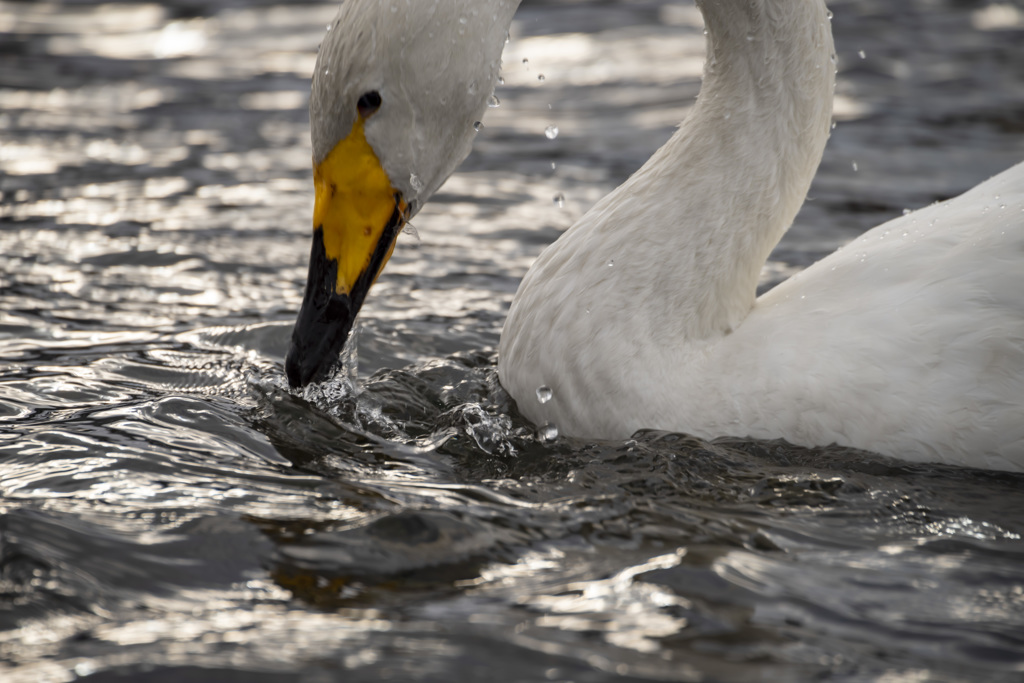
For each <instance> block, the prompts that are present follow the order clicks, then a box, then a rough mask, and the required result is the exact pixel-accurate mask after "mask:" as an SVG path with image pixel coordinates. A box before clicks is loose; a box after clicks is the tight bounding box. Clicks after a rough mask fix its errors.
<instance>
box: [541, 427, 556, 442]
mask: <svg viewBox="0 0 1024 683" xmlns="http://www.w3.org/2000/svg"><path fill="white" fill-rule="evenodd" d="M537 438H538V439H540V440H541V441H543V442H545V443H548V442H551V441H554V440H555V439H557V438H558V427H556V426H555V425H553V424H550V423H548V424H546V425H544V426H543V427H541V428H540V429H538V430H537Z"/></svg>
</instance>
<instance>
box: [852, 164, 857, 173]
mask: <svg viewBox="0 0 1024 683" xmlns="http://www.w3.org/2000/svg"><path fill="white" fill-rule="evenodd" d="M853 172H854V173H856V172H857V162H856V161H855V162H853Z"/></svg>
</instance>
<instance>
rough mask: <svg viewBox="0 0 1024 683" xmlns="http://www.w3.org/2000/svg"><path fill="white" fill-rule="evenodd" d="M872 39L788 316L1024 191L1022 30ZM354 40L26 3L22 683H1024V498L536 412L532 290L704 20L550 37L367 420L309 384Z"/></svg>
mask: <svg viewBox="0 0 1024 683" xmlns="http://www.w3.org/2000/svg"><path fill="white" fill-rule="evenodd" d="M832 9H833V10H834V11H835V15H836V17H835V20H834V22H833V24H834V30H835V33H836V41H837V49H838V54H839V65H840V76H839V85H838V88H837V93H838V96H839V101H838V104H837V109H836V112H837V120H838V126H837V128H836V130H835V131H834V135H833V138H832V141H831V142H830V145H829V149H828V151H827V153H826V157H825V160H824V162H823V164H822V169H821V172H820V174H819V176H818V179H817V180H816V182H815V185H814V187H813V189H812V191H811V197H812V201H811V202H809V203H808V205H807V207H806V208H805V210H804V211H803V213H801V215H800V217H799V218H798V221H797V224H796V226H795V227H794V228H793V230H792V231H791V233H790V234H789V235H788V236H787V238H786V240H785V241H784V242H783V244H782V245H781V246H780V248H779V250H778V251H777V252H776V254H775V256H774V257H773V260H772V262H771V263H770V264H769V266H768V268H766V270H765V277H764V281H765V284H766V286H767V285H769V284H770V283H772V282H775V281H777V280H778V279H780V278H781V277H784V276H785V275H787V274H788V273H790V272H793V271H794V270H796V269H799V268H800V267H803V266H805V265H807V264H808V263H810V262H812V261H813V260H814V259H816V258H818V257H819V256H820V255H822V254H824V253H827V252H828V251H831V250H832V249H833V248H835V247H836V246H838V245H840V244H842V243H844V242H845V241H847V240H849V239H852V238H853V237H854V236H856V235H857V234H858V233H859V232H860V231H862V230H863V229H865V228H868V227H870V226H872V225H874V224H876V223H878V222H880V221H881V220H884V219H885V218H888V217H892V216H894V215H898V214H899V213H900V212H901V210H902V209H904V208H915V207H918V206H922V205H925V204H927V203H930V202H932V201H934V200H936V199H940V198H944V197H948V196H951V195H954V194H957V193H959V192H961V191H963V190H965V189H967V188H968V187H970V186H972V185H974V184H975V183H977V182H979V181H980V180H982V179H984V178H986V177H988V176H989V175H992V174H993V173H995V172H998V171H1000V170H1003V169H1004V168H1007V167H1009V166H1010V165H1012V164H1013V163H1015V162H1017V161H1019V160H1020V159H1024V51H1022V50H1021V48H1020V45H1021V44H1022V41H1024V9H1022V8H1021V6H1020V5H1019V3H1018V4H1014V3H996V4H987V3H984V2H953V1H952V0H929V1H925V0H916V1H913V2H911V1H905V2H899V3H895V2H881V1H878V2H876V1H869V0H845V1H838V2H834V3H832ZM333 12H334V4H333V3H323V4H307V5H294V4H284V3H279V4H274V3H273V2H269V1H264V2H260V1H254V2H246V1H244V0H216V1H212V2H194V1H192V0H178V1H174V2H165V3H162V4H156V3H152V4H139V3H132V2H124V3H118V4H98V3H94V2H90V1H88V0H82V1H76V2H67V3H65V4H58V3H49V2H46V3H43V2H2V3H0V131H2V133H0V134H2V137H0V192H2V195H0V202H2V204H0V221H2V223H0V288H2V293H0V422H2V426H0V513H2V517H0V678H2V679H3V680H4V681H15V682H19V683H20V682H32V683H35V682H37V681H71V680H74V679H76V678H81V679H83V680H87V681H97V682H99V681H181V680H197V681H199V680H202V681H257V682H262V681H310V682H320V681H342V680H344V681H361V680H365V681H384V680H388V681H409V680H422V681H509V682H511V681H548V680H550V681H576V682H584V681H611V680H623V681H626V680H669V681H675V680H682V681H691V680H709V681H811V680H829V681H868V680H878V681H887V682H903V681H913V682H915V683H916V682H918V681H972V682H974V681H1018V680H1024V541H1022V540H1021V534H1022V533H1024V495H1022V489H1024V477H1021V476H1013V475H1006V474H993V473H986V472H982V471H971V470H961V469H953V468H942V467H931V466H910V465H904V464H900V463H898V462H894V461H888V460H885V459H882V458H879V457H876V456H872V455H869V454H859V453H851V452H845V451H842V450H828V449H824V450H818V451H808V450H802V449H795V448H792V447H789V446H786V445H784V444H775V443H768V444H764V443H753V442H744V441H736V440H731V441H722V442H718V443H715V444H708V443H704V442H699V441H696V440H693V439H690V438H688V437H685V436H676V435H667V434H659V433H645V434H639V435H637V436H636V438H634V439H633V440H631V441H628V442H625V443H619V442H616V443H583V442H576V441H568V440H564V439H559V440H557V441H555V442H553V443H543V442H540V441H538V439H537V438H536V437H535V435H534V431H533V429H532V427H530V426H529V425H528V424H526V423H525V422H524V421H523V420H522V419H521V418H519V417H518V416H517V415H516V412H515V409H514V407H513V406H512V405H510V403H509V400H508V398H507V397H506V396H505V395H504V394H503V393H502V392H501V390H500V388H499V387H498V386H497V383H496V379H495V365H494V364H495V359H494V352H493V349H494V347H495V346H496V343H497V339H498V334H499V331H500V327H501V323H502V320H503V318H504V314H505V310H506V309H507V306H508V303H509V301H510V300H511V297H512V294H513V293H514V290H515V287H516V284H517V282H518V279H519V278H520V277H521V276H522V274H523V272H525V269H526V267H527V266H528V264H529V263H530V261H531V260H532V258H534V257H535V255H536V254H537V253H538V252H539V250H540V249H541V248H542V247H543V246H544V245H545V244H546V243H548V242H550V241H551V240H552V239H554V237H555V236H557V234H558V233H559V231H560V230H562V229H564V228H565V227H567V226H568V225H569V224H570V223H571V222H572V220H573V219H574V218H575V217H577V216H579V215H580V213H581V212H582V211H583V210H585V209H586V207H587V206H589V205H590V204H591V203H592V202H593V201H594V200H595V199H596V198H597V197H599V196H600V195H601V194H603V193H604V192H606V191H607V190H608V189H610V188H611V187H612V186H614V185H615V184H616V183H618V182H620V181H621V180H622V179H624V178H625V176H626V175H627V174H628V173H630V172H631V171H633V170H635V169H636V168H637V167H638V166H639V165H640V163H642V162H643V161H644V159H646V157H647V156H648V155H649V154H650V153H651V152H652V151H653V149H655V148H656V147H657V146H658V145H659V144H660V143H661V142H662V141H664V139H666V138H667V136H668V135H669V134H670V132H671V129H672V127H673V126H674V124H675V123H676V122H677V121H678V119H679V118H680V117H681V116H682V115H683V114H684V113H685V111H686V109H687V107H688V106H689V105H690V104H691V103H692V101H693V96H694V95H695V94H696V92H697V89H698V87H699V79H698V74H699V66H700V58H701V56H702V51H703V45H702V40H703V38H702V36H701V31H700V23H699V18H698V17H697V16H696V14H695V10H694V9H693V7H692V5H690V4H687V3H685V2H665V1H659V0H646V1H636V2H598V1H597V0H594V1H593V2H570V1H564V2H544V3H539V2H534V3H529V4H527V5H525V6H524V7H523V8H522V9H521V11H520V15H519V19H518V20H517V23H516V24H515V26H514V30H513V42H512V43H511V44H510V45H509V46H508V52H507V53H506V58H505V65H506V69H505V79H506V83H505V85H504V86H502V87H501V88H500V89H499V91H498V96H499V97H500V98H501V100H502V106H501V107H500V108H498V109H495V110H492V111H491V112H489V115H488V118H487V119H486V121H485V123H486V125H487V127H486V128H484V130H483V131H482V132H481V134H480V139H479V143H478V145H477V148H476V151H475V152H474V154H473V156H471V157H470V159H469V160H468V161H467V163H466V165H465V166H464V169H463V172H461V173H460V174H458V175H457V176H456V177H454V178H453V179H452V180H451V181H450V182H449V184H448V185H447V186H446V187H445V188H444V189H443V190H442V192H441V193H440V195H439V196H438V197H437V198H436V199H435V201H434V202H433V203H432V204H430V205H428V207H427V208H426V209H425V210H424V211H423V212H422V213H421V215H420V216H419V218H418V219H417V220H416V226H417V229H418V232H419V235H420V238H419V240H417V239H415V238H414V236H412V235H406V236H403V238H402V239H401V240H400V242H401V244H400V246H399V248H398V250H397V251H396V254H395V257H394V258H393V260H392V263H391V265H390V267H389V269H388V271H387V272H386V274H385V275H384V276H383V277H382V278H381V280H380V282H379V283H378V284H377V286H376V287H375V290H374V295H373V297H372V299H371V301H370V302H369V303H368V306H367V308H366V309H365V311H364V314H363V317H362V320H363V322H362V327H361V331H360V333H359V344H358V368H359V377H360V380H359V382H360V383H361V385H362V389H361V393H359V395H358V396H357V397H355V398H353V397H352V396H351V395H349V394H346V393H345V391H344V388H345V385H344V382H340V381H339V383H337V384H334V385H331V386H329V387H327V388H326V389H324V390H320V391H317V392H309V393H307V394H306V395H305V396H295V395H292V394H291V393H289V392H288V391H287V390H286V389H285V388H284V381H283V374H282V367H281V366H282V356H283V352H284V349H285V344H286V341H287V337H288V334H289V330H290V324H291V322H292V320H293V317H294V314H295V311H296V310H297V308H298V304H299V300H300V295H301V286H302V282H303V279H304V275H305V261H306V258H307V255H308V249H309V247H308V239H309V220H310V213H311V208H312V207H311V204H312V201H311V197H312V192H311V171H310V168H309V156H310V153H309V148H308V122H307V116H306V112H305V103H306V95H307V91H308V85H307V79H308V74H309V72H310V70H311V69H312V65H313V60H314V55H315V50H316V46H317V43H318V41H319V39H320V36H321V34H322V32H323V30H324V27H325V25H326V24H327V23H328V21H330V19H331V18H332V16H333ZM861 52H863V56H862V55H861V54H860V53H861ZM524 60H528V61H525V62H524ZM541 75H543V76H544V79H543V80H540V78H539V76H541ZM549 105H550V106H549ZM549 125H557V126H558V128H559V134H558V136H557V137H556V138H555V139H554V140H549V139H548V138H547V137H546V136H545V135H544V129H545V128H546V127H547V126H549ZM553 164H554V167H553ZM556 197H558V198H560V200H561V201H556ZM559 203H561V204H562V206H559V205H558V204H559ZM353 360H354V359H353Z"/></svg>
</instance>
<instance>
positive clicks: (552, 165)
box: [551, 161, 558, 171]
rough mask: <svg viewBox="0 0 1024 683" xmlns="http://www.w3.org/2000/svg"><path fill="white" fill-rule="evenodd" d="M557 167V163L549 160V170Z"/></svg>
mask: <svg viewBox="0 0 1024 683" xmlns="http://www.w3.org/2000/svg"><path fill="white" fill-rule="evenodd" d="M557 167H558V164H556V163H555V162H553V161H552V162H551V170H552V171H554V170H555V169H556V168H557Z"/></svg>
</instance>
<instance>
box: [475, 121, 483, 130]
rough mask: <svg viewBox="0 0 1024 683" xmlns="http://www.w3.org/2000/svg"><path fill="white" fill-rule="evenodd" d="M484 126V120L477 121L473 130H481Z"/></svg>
mask: <svg viewBox="0 0 1024 683" xmlns="http://www.w3.org/2000/svg"><path fill="white" fill-rule="evenodd" d="M483 127H484V124H483V121H476V122H475V123H474V124H473V130H475V131H477V132H480V129H481V128H483Z"/></svg>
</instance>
